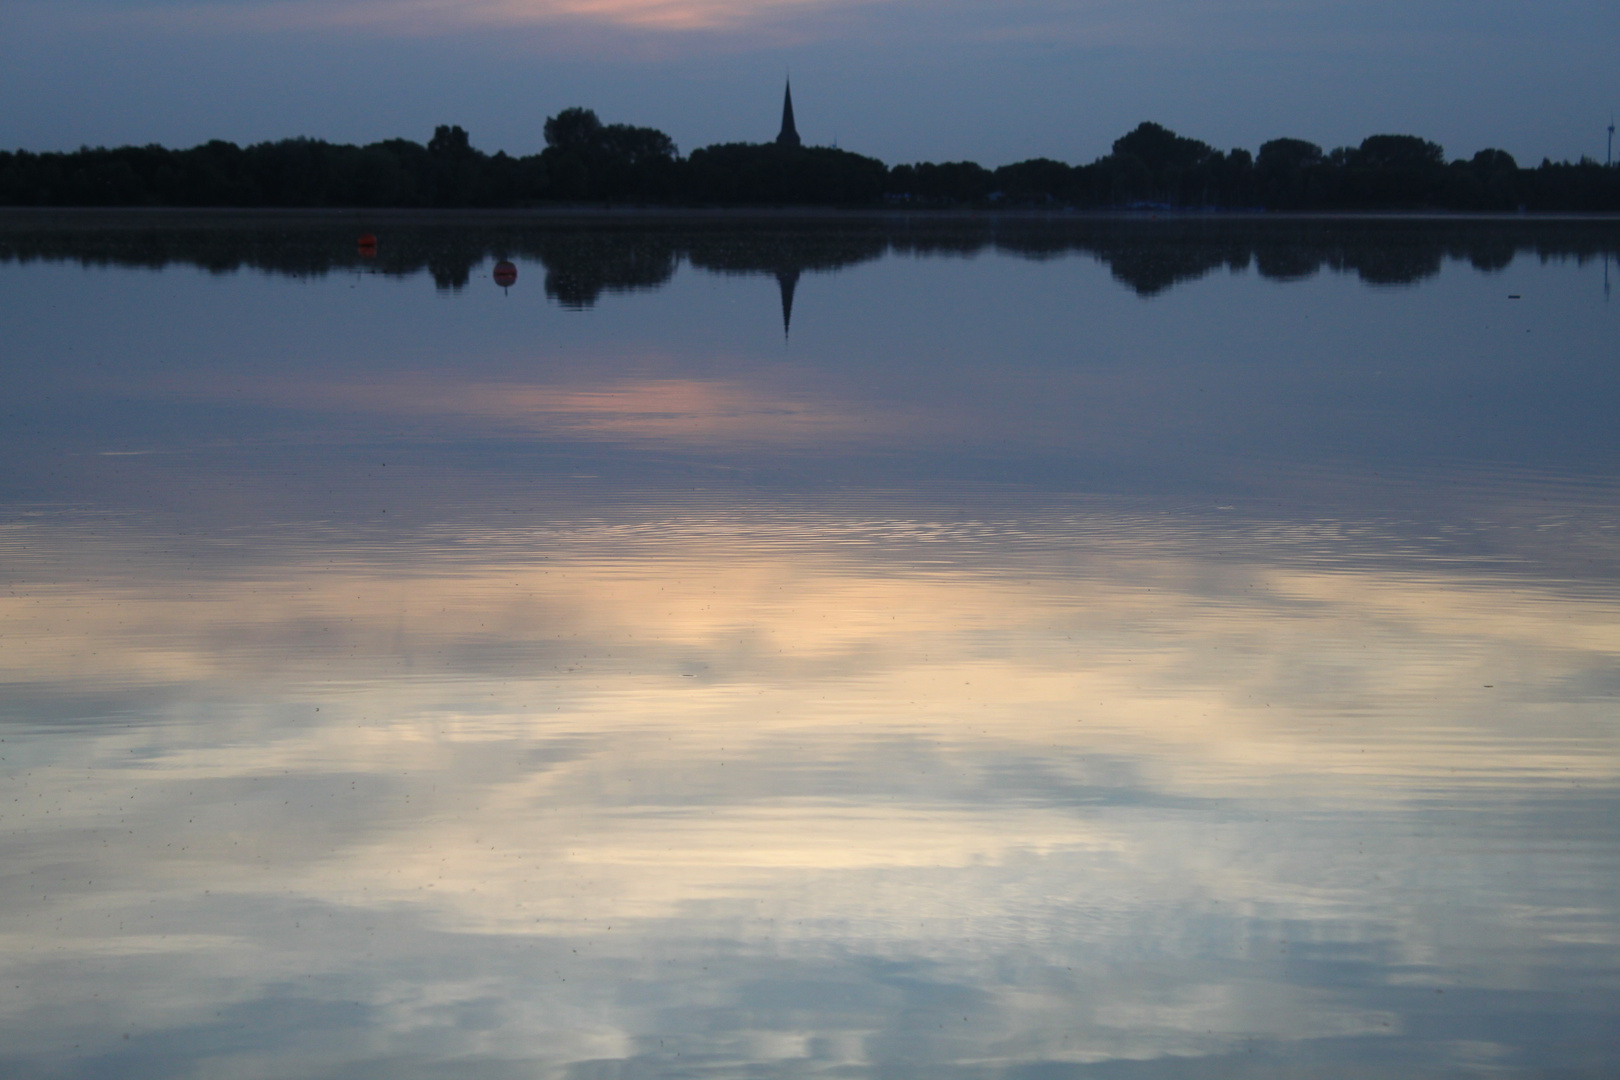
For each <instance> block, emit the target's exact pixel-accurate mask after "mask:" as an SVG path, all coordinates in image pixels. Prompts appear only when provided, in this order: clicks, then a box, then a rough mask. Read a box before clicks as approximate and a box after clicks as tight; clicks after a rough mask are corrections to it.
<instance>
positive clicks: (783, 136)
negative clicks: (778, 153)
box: [776, 81, 799, 147]
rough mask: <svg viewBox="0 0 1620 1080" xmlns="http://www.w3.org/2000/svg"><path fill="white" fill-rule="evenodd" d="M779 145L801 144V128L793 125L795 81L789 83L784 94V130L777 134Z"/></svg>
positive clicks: (795, 145) (793, 145) (777, 143)
mask: <svg viewBox="0 0 1620 1080" xmlns="http://www.w3.org/2000/svg"><path fill="white" fill-rule="evenodd" d="M776 145H777V146H792V147H797V146H799V129H798V128H796V127H794V126H793V83H792V82H791V81H789V82H788V84H787V91H786V92H785V93H784V94H783V95H782V131H781V133H780V134H778V135H777V136H776Z"/></svg>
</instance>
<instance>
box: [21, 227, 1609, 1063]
mask: <svg viewBox="0 0 1620 1080" xmlns="http://www.w3.org/2000/svg"><path fill="white" fill-rule="evenodd" d="M360 228H366V229H372V230H374V231H376V232H377V234H378V236H379V241H380V242H379V245H378V252H377V255H376V257H375V258H369V257H365V256H363V255H362V254H361V253H360V252H359V251H358V250H357V249H356V246H355V243H354V237H355V235H356V233H357V231H359V229H360ZM1617 250H1620V229H1617V227H1616V226H1614V225H1613V224H1608V223H1601V222H1571V221H1563V222H1538V221H1523V220H1519V221H1508V222H1460V221H1455V220H1450V221H1443V222H1424V221H1412V220H1396V221H1382V222H1379V221H1331V220H1317V221H1287V220H1284V221H1277V222H1263V223H1256V222H1234V221H1204V220H1192V221H1187V220H1181V221H1126V220H1105V221H1083V220H1082V221H1061V220H1047V221H1028V220H1019V219H1007V220H1002V221H993V220H982V219H980V220H972V221H958V222H944V223H941V222H937V221H933V222H917V221H907V220H904V219H901V220H893V219H836V220H818V221H814V222H799V221H793V220H778V221H772V222H752V223H750V222H741V221H735V220H718V221H715V220H683V221H654V220H642V219H630V220H624V219H613V220H610V221H566V220H565V221H556V220H551V221H537V220H533V219H529V220H518V219H500V218H470V217H469V218H461V219H453V220H450V219H446V220H432V219H422V218H404V217H401V218H397V219H390V218H383V219H378V220H375V221H367V222H359V223H358V224H357V223H356V222H354V221H352V220H350V219H349V218H347V217H345V216H341V215H334V216H329V217H313V218H305V217H295V216H286V217H278V216H275V215H261V216H258V217H229V216H220V215H215V216H211V217H201V218H195V217H183V216H156V215H152V216H141V215H120V214H98V215H82V216H58V215H26V214H25V215H15V216H12V217H8V218H7V219H6V220H5V221H4V223H3V226H0V327H3V334H0V401H3V403H4V404H3V406H0V414H3V416H4V423H3V424H0V460H3V461H4V462H5V469H4V471H3V472H0V577H3V582H0V586H3V587H0V685H3V691H0V737H3V740H4V741H3V742H0V758H3V759H4V760H3V761H0V977H3V978H0V1072H3V1073H4V1074H5V1075H7V1076H18V1077H102V1076H106V1077H114V1076H116V1077H120V1078H123V1077H145V1076H151V1077H192V1076H194V1077H261V1076H262V1077H290V1076H298V1077H328V1076H330V1077H340V1076H341V1077H364V1076H378V1077H383V1076H386V1077H413V1076H420V1077H448V1076H455V1077H485V1076H488V1077H507V1076H511V1077H519V1076H521V1077H526V1078H527V1077H559V1078H562V1077H568V1078H581V1080H583V1078H597V1077H603V1078H606V1077H625V1078H629V1077H676V1076H679V1077H718V1076H746V1077H760V1076H853V1077H879V1076H882V1077H910V1076H927V1077H930V1078H933V1077H940V1076H949V1077H963V1078H968V1077H975V1078H976V1077H1028V1078H1035V1077H1040V1078H1048V1077H1069V1076H1073V1077H1093V1076H1095V1077H1109V1078H1113V1077H1131V1078H1134V1077H1144V1078H1147V1077H1152V1078H1159V1077H1219V1076H1242V1077H1256V1076H1259V1077H1264V1076H1279V1077H1281V1076H1287V1077H1297V1076H1346V1077H1351V1076H1354V1077H1368V1076H1373V1077H1376V1076H1390V1077H1440V1076H1447V1077H1449V1076H1474V1075H1487V1074H1488V1075H1492V1076H1524V1077H1530V1076H1535V1077H1548V1076H1571V1077H1575V1076H1592V1077H1597V1076H1604V1075H1612V1073H1613V1071H1614V1070H1615V1068H1616V1067H1617V1063H1620V1037H1617V1035H1616V1030H1617V1028H1616V1025H1615V1023H1614V1020H1615V1017H1616V1015H1617V1014H1620V902H1617V894H1616V891H1615V889H1614V885H1613V883H1614V881H1615V880H1617V879H1620V827H1617V822H1620V783H1617V774H1620V737H1617V736H1620V714H1617V708H1616V704H1617V700H1620V667H1617V664H1616V660H1617V655H1620V547H1617V540H1620V531H1617V530H1620V424H1616V422H1615V417H1616V415H1617V414H1620V366H1617V364H1616V360H1617V357H1620V353H1617V349H1616V344H1615V342H1616V340H1617V338H1616V332H1617V330H1620V315H1617V314H1616V313H1617V312H1620V307H1616V306H1614V305H1611V304H1610V303H1609V302H1608V295H1607V291H1606V278H1605V274H1606V273H1607V272H1609V271H1610V268H1609V267H1608V261H1609V260H1611V259H1612V258H1613V256H1614V254H1615V252H1616V251H1617ZM503 258H505V259H510V260H511V261H512V262H514V264H515V265H516V267H517V270H518V279H517V282H516V284H515V285H514V286H512V287H510V288H508V289H504V290H503V289H502V288H500V287H498V286H496V285H495V284H494V283H493V281H492V271H493V267H494V264H495V262H496V261H497V260H499V259H503Z"/></svg>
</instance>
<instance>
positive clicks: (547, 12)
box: [0, 0, 1620, 166]
mask: <svg viewBox="0 0 1620 1080" xmlns="http://www.w3.org/2000/svg"><path fill="white" fill-rule="evenodd" d="M0 30H3V33H0V103H3V108H0V147H3V148H7V149H13V148H20V149H29V150H37V151H43V150H70V149H74V148H76V147H79V146H83V145H90V146H96V145H109V146H110V145H122V144H144V143H153V142H156V143H162V144H164V145H169V146H189V145H193V144H196V143H198V142H202V141H205V140H208V139H213V138H221V139H227V140H230V141H232V142H237V143H252V142H258V141H261V140H266V139H277V138H285V137H291V136H299V135H305V136H310V137H316V138H323V139H329V140H335V141H342V142H359V143H364V142H371V141H375V140H379V139H385V138H394V137H405V138H411V139H414V140H416V141H419V142H425V141H426V140H427V139H428V137H429V136H430V135H431V134H432V130H433V127H434V126H435V125H437V124H443V123H453V124H460V125H461V126H463V127H465V128H466V129H467V130H468V131H469V132H470V133H471V135H472V141H473V144H474V145H475V146H477V147H479V148H480V149H484V150H487V151H491V152H493V151H495V150H498V149H503V150H506V151H507V152H509V153H514V154H526V153H533V152H535V151H537V150H539V149H541V148H542V147H543V145H544V138H543V135H542V128H543V125H544V122H545V119H546V117H547V116H550V115H553V114H555V113H556V112H558V111H559V110H561V109H563V108H566V107H569V106H571V105H583V106H586V107H589V108H593V109H595V110H596V111H597V112H598V113H599V114H600V115H601V116H602V118H603V119H604V120H605V121H609V122H624V123H632V124H639V125H648V126H653V127H657V128H659V129H661V130H663V131H665V132H668V133H669V134H670V135H671V136H672V137H673V138H674V139H675V141H676V142H677V144H678V145H679V146H680V148H681V150H682V151H683V152H685V151H689V150H691V149H694V148H696V147H699V146H705V145H709V144H711V143H716V142H730V141H763V140H766V139H769V138H771V137H773V136H774V135H775V133H776V129H777V124H778V120H779V116H780V108H781V87H782V81H783V79H784V77H785V76H787V75H788V74H791V76H792V80H793V86H794V104H795V109H796V113H797V119H798V126H799V131H800V133H801V134H802V135H803V136H804V138H805V139H806V141H807V142H810V143H812V144H821V145H832V144H836V145H838V146H841V147H843V148H845V149H849V150H854V151H857V152H860V153H864V154H869V155H872V156H874V157H878V158H881V159H883V160H885V161H887V162H890V163H892V164H897V163H901V162H908V161H949V160H961V159H970V160H975V161H979V162H981V163H983V164H985V165H989V166H995V165H1000V164H1005V163H1007V162H1011V161H1018V160H1023V159H1026V158H1031V157H1051V158H1056V159H1059V160H1064V161H1069V162H1087V161H1091V160H1093V159H1095V158H1096V157H1098V156H1100V155H1102V154H1105V153H1107V152H1108V149H1109V146H1110V144H1111V143H1112V141H1113V140H1114V139H1115V138H1117V137H1118V136H1119V135H1121V134H1123V133H1124V132H1126V131H1128V130H1130V129H1131V128H1132V127H1134V126H1135V125H1136V124H1138V123H1140V122H1141V121H1144V120H1153V121H1155V122H1158V123H1161V124H1164V125H1166V126H1168V127H1170V128H1172V129H1173V130H1175V131H1177V132H1179V133H1181V134H1184V135H1189V136H1192V137H1194V138H1199V139H1202V140H1204V141H1206V142H1209V143H1211V144H1212V145H1214V146H1216V147H1217V148H1220V149H1230V148H1233V147H1244V148H1247V149H1249V150H1251V151H1253V150H1256V149H1257V148H1258V147H1259V145H1260V144H1261V143H1262V142H1264V141H1265V140H1267V139H1271V138H1276V137H1280V136H1290V137H1295V138H1304V139H1309V140H1311V141H1312V142H1316V143H1318V144H1320V145H1322V146H1324V147H1328V148H1331V147H1334V146H1340V145H1353V144H1355V143H1358V142H1360V140H1361V139H1363V138H1364V137H1366V136H1367V135H1371V134H1378V133H1388V132H1397V133H1410V134H1417V135H1422V136H1424V137H1426V138H1430V139H1434V140H1435V141H1437V142H1439V143H1441V144H1442V145H1443V146H1444V147H1445V149H1446V152H1447V154H1448V156H1451V157H1462V156H1471V155H1472V154H1473V153H1474V152H1475V151H1476V150H1479V149H1482V148H1484V147H1487V146H1496V147H1500V148H1502V149H1506V150H1507V151H1509V152H1510V153H1512V154H1513V155H1514V156H1515V157H1516V158H1518V159H1519V161H1520V163H1521V164H1534V163H1537V162H1539V161H1540V160H1541V159H1542V158H1543V157H1551V158H1552V159H1554V160H1561V159H1566V158H1567V159H1577V158H1579V157H1581V156H1582V155H1588V156H1591V157H1593V158H1596V159H1598V160H1602V159H1603V157H1604V154H1605V138H1606V134H1605V129H1606V128H1607V127H1608V125H1609V123H1610V118H1611V112H1612V110H1613V109H1614V108H1615V107H1616V106H1620V51H1617V50H1616V48H1615V43H1616V42H1620V5H1616V4H1614V3H1613V2H1612V0H1548V2H1545V3H1538V4H1526V3H1524V2H1523V0H1477V2H1471V3H1464V2H1462V0H1354V2H1351V0H1196V2H1195V0H0Z"/></svg>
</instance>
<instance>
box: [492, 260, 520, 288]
mask: <svg viewBox="0 0 1620 1080" xmlns="http://www.w3.org/2000/svg"><path fill="white" fill-rule="evenodd" d="M516 280H517V267H515V266H513V265H512V264H511V263H509V262H507V261H506V260H505V259H502V260H501V261H500V262H498V263H496V264H495V284H497V285H499V286H500V287H501V288H503V289H504V288H506V287H507V286H508V285H510V284H512V283H513V282H515V281H516Z"/></svg>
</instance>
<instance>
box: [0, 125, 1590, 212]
mask: <svg viewBox="0 0 1620 1080" xmlns="http://www.w3.org/2000/svg"><path fill="white" fill-rule="evenodd" d="M544 133H545V141H546V148H545V149H544V150H542V151H541V152H540V153H538V154H533V155H530V156H527V157H513V156H511V155H508V154H507V153H505V152H504V151H498V152H496V153H494V154H488V153H485V152H483V151H481V150H478V149H476V148H475V147H473V146H472V144H471V141H470V139H469V137H468V135H467V132H466V131H465V130H463V129H462V128H460V127H455V126H449V125H444V126H440V127H439V128H437V129H436V130H435V131H434V133H433V137H432V138H431V139H430V140H429V141H428V143H427V145H425V146H423V145H421V144H419V143H414V142H411V141H410V140H408V139H388V140H385V141H383V142H377V143H371V144H369V145H366V146H352V145H347V144H338V143H328V142H323V141H320V140H316V139H303V138H300V139H285V140H281V141H279V142H265V143H258V144H255V145H252V146H247V147H240V146H237V145H235V144H234V143H229V142H223V141H219V140H215V141H212V142H208V143H204V144H202V145H201V146H196V147H192V148H191V149H188V150H171V149H167V148H164V147H161V146H140V147H136V146H126V147H118V148H115V149H105V148H95V149H91V148H84V149H80V150H78V151H74V152H71V153H43V154H36V153H30V152H27V151H21V150H19V151H17V152H14V153H10V152H4V151H0V205H9V206H170V207H209V206H212V207H226V206H228V207H360V208H366V207H369V208H381V207H400V208H403V207H434V208H473V207H483V208H517V207H532V206H540V205H546V204H557V203H576V204H577V203H591V204H609V205H612V204H620V205H623V204H636V205H660V206H748V205H754V206H759V205H776V206H788V205H805V206H851V207H860V206H868V207H869V206H884V205H889V206H901V207H906V206H917V207H1001V206H1008V207H1050V208H1056V207H1073V208H1079V209H1189V210H1190V209H1227V210H1244V209H1266V210H1294V211H1339V210H1420V209H1436V210H1461V211H1488V212H1511V211H1516V210H1528V211H1536V212H1548V211H1554V212H1572V211H1587V212H1590V211H1616V210H1620V168H1614V167H1610V166H1605V165H1600V164H1598V163H1596V162H1594V161H1591V160H1589V159H1585V158H1583V159H1582V160H1581V161H1579V162H1576V163H1571V162H1556V163H1555V162H1552V161H1548V160H1545V159H1544V160H1543V161H1542V162H1541V164H1540V165H1539V166H1536V167H1534V168H1520V167H1519V165H1518V163H1517V162H1516V161H1515V160H1514V159H1513V157H1512V155H1511V154H1509V153H1507V152H1506V151H1504V150H1497V149H1486V150H1481V151H1479V152H1478V153H1476V154H1475V155H1474V156H1473V157H1472V158H1458V159H1454V160H1451V161H1447V160H1446V157H1445V153H1444V151H1443V149H1442V148H1441V146H1440V145H1439V144H1438V143H1434V142H1430V141H1428V140H1425V139H1422V138H1419V137H1417V136H1415V135H1373V136H1370V137H1368V138H1366V139H1364V140H1362V142H1361V144H1360V145H1359V146H1356V147H1340V148H1338V149H1335V150H1332V151H1324V150H1323V149H1322V148H1321V147H1319V146H1317V145H1316V144H1314V143H1310V142H1306V141H1305V140H1303V139H1289V138H1284V139H1273V140H1271V141H1270V142H1267V143H1265V144H1263V145H1262V146H1261V147H1260V150H1259V153H1258V154H1250V153H1249V151H1247V150H1243V149H1235V150H1231V151H1227V152H1222V151H1220V150H1217V149H1215V148H1214V147H1212V146H1210V145H1209V144H1207V143H1204V142H1201V141H1199V140H1197V139H1192V138H1188V137H1186V136H1182V135H1178V134H1176V133H1175V132H1173V131H1170V130H1169V129H1167V128H1164V127H1162V126H1160V125H1158V124H1153V123H1144V124H1141V125H1139V126H1138V127H1137V128H1136V129H1135V130H1133V131H1131V132H1129V133H1127V134H1125V135H1123V136H1121V137H1120V138H1118V139H1116V140H1114V143H1113V146H1112V149H1111V151H1110V153H1108V154H1106V155H1104V156H1103V157H1100V158H1098V159H1097V160H1096V161H1093V162H1091V163H1090V164H1088V165H1068V164H1065V163H1064V162H1061V161H1053V160H1050V159H1047V158H1035V159H1032V160H1029V161H1021V162H1016V163H1014V164H1011V165H1003V166H1001V167H999V168H996V169H988V168H985V167H984V166H982V165H978V164H976V163H974V162H970V161H959V162H946V163H931V162H925V163H919V164H910V165H896V166H894V167H892V168H891V167H889V166H887V165H885V164H884V163H883V162H881V161H878V160H877V159H875V158H870V157H864V156H862V155H860V154H855V153H851V152H850V151H847V150H839V149H836V148H831V147H798V146H781V145H777V144H775V143H727V144H721V145H716V146H708V147H704V148H701V149H698V150H694V151H692V153H691V154H689V155H687V156H685V157H683V156H681V154H680V152H679V150H678V148H677V147H676V145H675V143H674V141H673V140H672V139H671V138H670V137H669V136H668V135H666V134H665V133H664V132H662V131H658V130H657V129H655V128H646V127H634V126H632V125H628V124H604V123H602V121H601V120H600V118H598V117H597V115H596V114H595V113H594V112H592V111H591V110H589V109H583V108H571V109H565V110H563V111H562V112H560V113H558V114H557V115H556V116H553V117H551V118H550V119H548V120H547V121H546V123H545V129H544Z"/></svg>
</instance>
